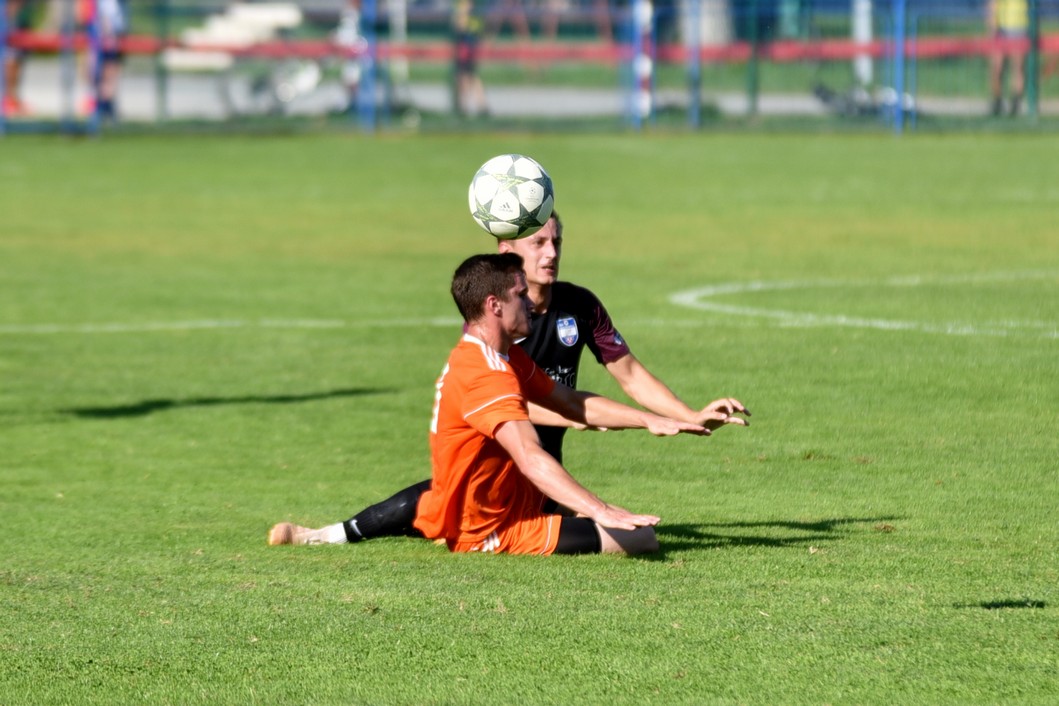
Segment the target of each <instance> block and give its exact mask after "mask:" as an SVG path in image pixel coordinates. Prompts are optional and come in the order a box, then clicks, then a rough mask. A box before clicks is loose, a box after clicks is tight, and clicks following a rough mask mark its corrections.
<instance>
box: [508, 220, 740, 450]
mask: <svg viewBox="0 0 1059 706" xmlns="http://www.w3.org/2000/svg"><path fill="white" fill-rule="evenodd" d="M499 250H500V252H513V253H516V254H518V255H520V256H522V260H523V266H524V267H525V271H526V283H527V284H528V285H529V297H530V300H531V301H532V302H533V312H532V315H531V317H532V318H531V321H530V334H529V336H527V337H526V338H525V339H523V340H522V341H519V345H520V346H521V347H522V349H523V350H525V351H526V352H527V353H529V355H530V357H531V358H533V360H534V362H536V363H537V365H539V366H540V367H541V368H542V369H543V370H544V371H545V372H547V373H548V375H549V376H551V378H552V379H553V380H555V381H556V382H561V383H563V384H564V385H567V386H568V387H572V388H575V389H576V388H577V373H578V369H579V368H580V365H581V354H582V352H583V351H584V349H585V346H588V349H589V350H590V351H592V354H593V355H594V356H595V358H596V361H598V362H599V363H600V365H602V366H603V367H605V368H606V369H607V372H608V373H610V374H611V375H612V376H613V377H614V379H615V380H617V381H618V384H619V385H621V388H622V390H623V391H624V392H625V394H627V395H628V396H629V397H631V398H632V399H634V400H635V401H636V402H637V403H638V404H639V405H640V406H642V407H644V408H646V409H649V410H651V411H652V412H654V413H655V414H660V415H662V416H664V417H669V418H671V419H679V420H681V421H685V422H691V423H692V424H702V425H703V426H705V427H706V428H708V429H716V428H718V427H720V426H723V425H725V424H736V425H742V426H746V424H747V422H746V420H745V419H743V418H742V417H739V416H735V415H737V414H745V415H746V416H750V412H749V411H748V410H747V409H746V407H745V406H743V403H742V402H740V401H739V400H737V399H733V398H731V397H723V398H720V399H717V400H714V401H713V402H711V403H709V404H708V405H706V406H705V407H703V408H701V409H694V408H692V407H689V406H688V405H687V404H686V403H685V402H684V401H683V400H681V399H680V398H679V397H677V395H676V394H674V393H673V391H672V390H671V389H669V387H668V386H667V385H666V384H665V383H664V382H662V381H661V380H659V379H658V378H657V377H655V376H654V375H653V374H652V373H651V371H650V370H648V369H647V368H646V367H645V366H644V364H643V363H641V362H640V360H639V359H638V358H637V357H636V356H635V355H633V353H632V351H630V350H629V346H628V344H626V342H625V339H624V338H622V336H621V334H620V333H618V331H617V329H616V328H615V327H614V323H613V322H612V321H611V318H610V315H609V314H608V313H607V309H606V308H605V307H604V306H603V303H602V302H601V301H600V300H599V298H598V297H597V296H596V295H595V294H593V293H592V292H591V291H589V290H588V289H585V288H584V287H579V286H577V285H576V284H572V283H570V282H562V281H560V280H559V262H560V260H561V259H562V250H563V222H562V219H561V218H560V217H559V214H558V212H553V213H552V217H551V219H549V220H548V223H547V224H546V225H545V226H544V227H543V228H541V229H540V230H539V231H537V232H536V233H534V234H533V235H530V236H528V237H525V238H520V239H518V240H501V241H499ZM530 418H531V419H532V420H533V421H534V424H535V425H536V427H537V433H538V434H539V435H540V437H541V442H542V443H543V445H544V448H545V450H546V451H548V453H550V454H551V455H552V456H554V457H555V458H556V460H558V461H559V462H560V463H561V462H562V460H563V436H564V434H565V433H566V429H567V428H569V427H571V426H574V425H573V424H572V423H571V422H569V421H568V420H564V419H562V418H561V417H559V416H558V415H555V414H552V413H550V412H549V411H548V410H545V409H541V408H539V407H535V406H532V405H531V407H530Z"/></svg>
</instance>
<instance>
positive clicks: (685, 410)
mask: <svg viewBox="0 0 1059 706" xmlns="http://www.w3.org/2000/svg"><path fill="white" fill-rule="evenodd" d="M622 389H624V391H625V394H627V395H628V396H629V397H631V398H632V399H634V400H636V403H637V404H639V405H641V406H642V407H644V408H645V409H649V410H651V411H652V412H654V413H655V414H658V415H661V416H663V417H669V418H670V419H679V420H680V421H683V422H694V421H696V416H697V414H696V411H695V410H693V409H692V408H691V407H689V406H688V405H687V404H685V403H684V401H683V400H682V399H680V398H679V397H677V396H676V393H674V392H673V391H672V390H670V389H669V387H667V386H666V384H665V383H663V382H662V381H661V380H659V379H658V378H656V377H654V376H653V375H651V374H650V373H646V374H644V375H641V376H638V377H637V378H636V379H635V380H633V381H631V382H630V383H629V384H627V385H623V386H622Z"/></svg>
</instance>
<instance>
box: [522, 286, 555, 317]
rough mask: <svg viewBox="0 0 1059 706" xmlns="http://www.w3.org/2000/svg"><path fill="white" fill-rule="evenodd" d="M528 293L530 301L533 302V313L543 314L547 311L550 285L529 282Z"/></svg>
mask: <svg viewBox="0 0 1059 706" xmlns="http://www.w3.org/2000/svg"><path fill="white" fill-rule="evenodd" d="M528 295H529V298H530V301H531V302H533V313H534V314H543V313H544V312H546V311H548V307H549V306H551V303H552V285H550V284H532V283H531V284H530V285H529V292H528Z"/></svg>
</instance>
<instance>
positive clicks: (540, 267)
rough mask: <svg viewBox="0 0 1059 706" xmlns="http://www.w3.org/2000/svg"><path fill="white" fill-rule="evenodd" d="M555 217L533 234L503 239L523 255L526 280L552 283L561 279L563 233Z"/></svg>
mask: <svg viewBox="0 0 1059 706" xmlns="http://www.w3.org/2000/svg"><path fill="white" fill-rule="evenodd" d="M557 223H558V221H556V220H555V219H554V218H551V219H549V220H548V222H547V223H545V224H544V227H543V228H541V229H540V230H538V231H537V232H536V233H534V234H533V235H530V236H527V237H525V238H519V239H518V240H505V241H502V242H503V243H504V244H506V245H507V246H508V247H509V249H510V250H511V251H512V252H514V253H517V254H518V255H521V256H522V263H523V264H522V266H523V268H525V270H526V280H527V281H528V282H529V283H530V284H534V285H551V284H555V281H556V280H557V279H559V259H560V258H561V257H562V254H563V234H562V230H561V229H560V228H559V227H558V226H557Z"/></svg>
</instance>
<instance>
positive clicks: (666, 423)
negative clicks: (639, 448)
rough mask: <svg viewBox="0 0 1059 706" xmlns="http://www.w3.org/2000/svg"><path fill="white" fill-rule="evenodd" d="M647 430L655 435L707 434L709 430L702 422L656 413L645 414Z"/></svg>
mask: <svg viewBox="0 0 1059 706" xmlns="http://www.w3.org/2000/svg"><path fill="white" fill-rule="evenodd" d="M646 426H647V431H649V432H651V433H652V434H654V435H655V436H676V435H677V434H695V435H696V436H709V435H710V430H709V429H707V428H706V427H704V426H703V425H702V424H693V423H691V422H681V421H678V420H676V419H670V418H669V417H660V416H658V415H657V414H649V415H648V416H647V424H646Z"/></svg>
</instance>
